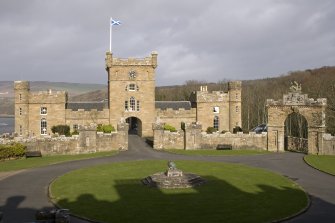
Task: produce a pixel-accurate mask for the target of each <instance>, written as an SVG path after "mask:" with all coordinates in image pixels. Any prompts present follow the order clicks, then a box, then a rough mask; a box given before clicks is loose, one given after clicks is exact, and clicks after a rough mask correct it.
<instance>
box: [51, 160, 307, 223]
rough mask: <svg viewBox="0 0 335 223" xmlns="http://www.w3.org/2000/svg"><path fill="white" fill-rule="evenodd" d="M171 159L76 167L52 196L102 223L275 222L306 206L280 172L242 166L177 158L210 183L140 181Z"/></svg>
mask: <svg viewBox="0 0 335 223" xmlns="http://www.w3.org/2000/svg"><path fill="white" fill-rule="evenodd" d="M166 163H167V161H133V162H120V163H113V164H108V165H99V166H95V167H90V168H86V169H81V170H76V171H73V172H70V173H67V174H65V175H64V176H61V177H59V178H57V179H56V180H55V181H54V182H53V183H52V184H51V187H50V196H51V198H52V200H53V201H54V202H55V203H57V205H59V206H60V207H63V208H69V209H70V211H71V212H72V213H74V214H77V215H80V216H84V217H87V218H90V219H94V220H96V221H102V222H113V223H115V222H122V223H125V222H147V223H153V222H155V223H156V222H160V223H164V222H190V223H191V222H192V223H198V222H199V223H200V222H201V223H203V222H271V221H273V220H275V219H281V218H284V217H286V216H289V215H292V214H294V213H297V212H298V211H300V210H302V209H303V208H304V207H306V205H307V203H308V198H307V195H306V193H305V192H304V191H303V190H302V189H301V188H300V187H299V186H298V185H297V184H295V183H294V182H293V181H291V180H289V179H287V178H285V177H283V176H280V175H278V174H275V173H272V172H269V171H266V170H262V169H258V168H251V167H247V166H244V165H239V164H226V163H215V162H199V161H177V162H176V164H177V167H178V168H180V169H182V170H183V171H185V172H192V173H196V174H199V175H200V176H202V177H204V178H205V179H206V180H207V181H208V182H207V183H206V184H204V185H202V186H199V187H195V188H189V189H157V188H148V187H146V186H144V185H142V184H141V182H140V180H141V179H143V178H145V177H146V176H149V175H151V174H153V173H156V172H161V171H164V170H165V169H166V168H167V166H166Z"/></svg>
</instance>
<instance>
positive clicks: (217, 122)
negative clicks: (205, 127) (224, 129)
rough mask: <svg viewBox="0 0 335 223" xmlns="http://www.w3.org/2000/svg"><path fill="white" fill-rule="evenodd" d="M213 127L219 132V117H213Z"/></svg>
mask: <svg viewBox="0 0 335 223" xmlns="http://www.w3.org/2000/svg"><path fill="white" fill-rule="evenodd" d="M213 127H214V128H215V129H216V130H219V117H218V116H215V117H214V120H213Z"/></svg>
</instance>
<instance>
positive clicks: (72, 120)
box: [65, 109, 109, 131]
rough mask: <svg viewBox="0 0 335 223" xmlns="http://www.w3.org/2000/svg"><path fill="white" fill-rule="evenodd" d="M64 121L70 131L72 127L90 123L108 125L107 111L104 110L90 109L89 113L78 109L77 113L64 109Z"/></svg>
mask: <svg viewBox="0 0 335 223" xmlns="http://www.w3.org/2000/svg"><path fill="white" fill-rule="evenodd" d="M65 120H66V121H65V122H66V125H69V126H70V127H71V130H72V131H73V125H78V126H79V125H82V126H85V125H89V124H91V123H96V124H104V125H108V124H109V109H104V110H103V111H98V110H97V109H92V110H90V111H85V110H84V109H78V111H72V110H71V109H66V110H65Z"/></svg>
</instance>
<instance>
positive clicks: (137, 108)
mask: <svg viewBox="0 0 335 223" xmlns="http://www.w3.org/2000/svg"><path fill="white" fill-rule="evenodd" d="M136 111H140V101H137V102H136Z"/></svg>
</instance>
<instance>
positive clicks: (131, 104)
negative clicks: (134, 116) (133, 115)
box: [129, 97, 136, 111]
mask: <svg viewBox="0 0 335 223" xmlns="http://www.w3.org/2000/svg"><path fill="white" fill-rule="evenodd" d="M129 104H130V108H129V110H130V111H136V110H135V106H136V105H135V104H136V100H135V98H134V97H131V98H130V100H129Z"/></svg>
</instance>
